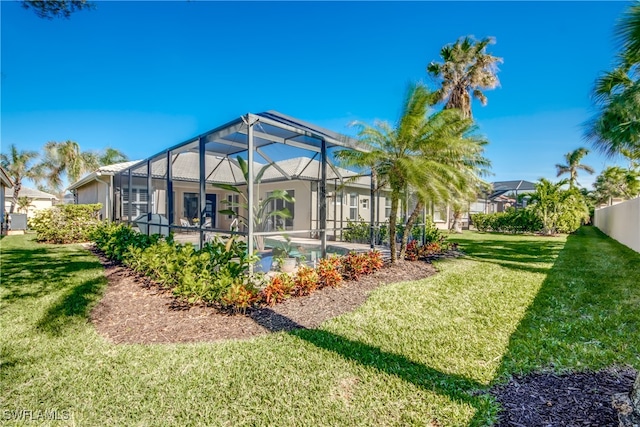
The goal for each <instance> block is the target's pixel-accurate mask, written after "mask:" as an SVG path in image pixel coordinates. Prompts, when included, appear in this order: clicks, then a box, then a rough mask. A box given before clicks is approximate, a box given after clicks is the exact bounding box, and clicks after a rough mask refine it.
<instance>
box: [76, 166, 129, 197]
mask: <svg viewBox="0 0 640 427" xmlns="http://www.w3.org/2000/svg"><path fill="white" fill-rule="evenodd" d="M136 163H140V160H134V161H132V162H122V163H114V164H112V165H106V166H100V167H99V168H98V169H96V170H94V171H93V172H91V173H89V174H87V175H85V176H83V177H82V178H80V179H79V180H77V181H76V182H74V183H73V184H71V185H69V187H67V189H66V191H71V190H75V189H76V188H80V187H82V186H83V185H86V184H88V183H89V182H91V181H93V180H95V178H96V177H98V176H100V175H107V176H109V175H115V174H116V173H118V172H121V171H123V170H125V169H127V168H129V167H131V166H133V165H135V164H136Z"/></svg>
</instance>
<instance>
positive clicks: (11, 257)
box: [2, 247, 99, 302]
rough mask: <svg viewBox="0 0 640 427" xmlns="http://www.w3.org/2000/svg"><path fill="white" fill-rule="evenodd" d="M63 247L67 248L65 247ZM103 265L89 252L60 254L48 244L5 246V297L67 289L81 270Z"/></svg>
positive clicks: (14, 298) (36, 295) (4, 298)
mask: <svg viewBox="0 0 640 427" xmlns="http://www.w3.org/2000/svg"><path fill="white" fill-rule="evenodd" d="M60 249H64V247H61V248H60ZM95 268H99V264H98V263H97V261H89V260H87V254H85V253H72V252H66V253H59V252H57V251H54V250H52V249H51V248H48V247H41V248H25V249H17V248H16V249H3V251H2V287H3V290H4V291H5V294H4V295H3V296H2V300H4V301H5V302H12V301H14V300H17V299H21V298H30V297H31V298H37V297H41V296H44V295H47V294H50V293H51V292H55V291H57V290H60V289H63V288H64V287H65V286H66V284H67V281H68V279H71V278H72V277H74V275H75V274H77V273H78V272H80V271H84V270H89V269H95Z"/></svg>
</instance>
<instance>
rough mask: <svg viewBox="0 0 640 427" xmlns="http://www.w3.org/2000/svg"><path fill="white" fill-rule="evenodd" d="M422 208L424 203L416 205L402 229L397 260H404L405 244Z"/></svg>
mask: <svg viewBox="0 0 640 427" xmlns="http://www.w3.org/2000/svg"><path fill="white" fill-rule="evenodd" d="M423 207H424V203H422V202H418V204H416V207H415V209H414V210H413V212H411V215H409V219H408V220H407V224H406V226H405V227H404V232H403V233H402V242H401V243H400V255H399V256H398V258H400V259H401V260H403V259H404V255H405V253H406V252H407V242H408V241H409V235H411V229H412V228H413V224H414V223H415V222H416V219H418V215H420V211H421V210H422V208H423Z"/></svg>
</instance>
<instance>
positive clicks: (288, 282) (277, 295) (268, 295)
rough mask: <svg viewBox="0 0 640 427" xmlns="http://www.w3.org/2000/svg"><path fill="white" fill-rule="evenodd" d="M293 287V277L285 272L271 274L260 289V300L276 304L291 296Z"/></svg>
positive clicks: (268, 303)
mask: <svg viewBox="0 0 640 427" xmlns="http://www.w3.org/2000/svg"><path fill="white" fill-rule="evenodd" d="M340 279H342V277H340ZM294 287H295V283H294V281H293V278H292V277H291V276H290V275H288V274H286V273H280V274H278V275H276V276H273V277H272V278H271V281H270V282H269V284H268V285H267V286H265V288H264V289H262V291H260V300H261V301H263V302H264V303H265V304H267V305H275V304H278V303H280V302H282V301H284V300H285V299H287V298H289V297H290V296H291V294H292V292H293V289H294Z"/></svg>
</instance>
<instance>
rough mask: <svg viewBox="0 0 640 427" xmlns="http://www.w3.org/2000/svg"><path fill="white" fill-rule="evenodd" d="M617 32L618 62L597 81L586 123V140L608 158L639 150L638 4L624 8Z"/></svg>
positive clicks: (639, 24)
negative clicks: (592, 109) (591, 112)
mask: <svg viewBox="0 0 640 427" xmlns="http://www.w3.org/2000/svg"><path fill="white" fill-rule="evenodd" d="M616 33H617V37H618V39H619V40H620V42H621V47H622V50H621V51H620V52H619V53H618V57H617V65H616V67H615V68H614V69H613V70H612V71H607V72H605V73H603V74H602V75H601V76H600V77H599V78H598V79H597V80H596V84H595V87H594V89H593V100H594V103H595V105H596V107H597V109H598V112H597V114H596V115H595V116H594V117H593V118H591V120H589V121H588V122H587V123H585V127H586V132H585V137H586V139H587V140H589V141H590V142H591V144H592V145H593V146H594V147H595V148H597V149H598V150H600V151H601V152H603V153H604V154H606V155H608V156H610V157H613V156H615V155H618V154H621V153H622V152H623V151H626V152H632V153H633V152H636V153H637V152H638V151H639V150H640V80H639V79H638V65H640V4H639V3H635V4H634V5H632V6H631V7H630V8H629V9H628V10H627V12H626V13H625V14H624V16H623V18H622V20H621V21H620V23H619V24H618V27H617V29H616ZM632 160H633V159H632Z"/></svg>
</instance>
